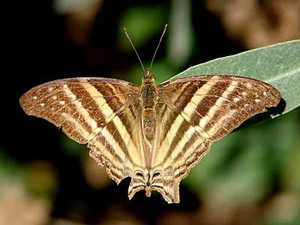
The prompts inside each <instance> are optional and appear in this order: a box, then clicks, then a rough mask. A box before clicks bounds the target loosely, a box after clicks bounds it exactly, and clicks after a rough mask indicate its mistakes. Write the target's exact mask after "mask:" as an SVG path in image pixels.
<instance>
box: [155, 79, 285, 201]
mask: <svg viewBox="0 0 300 225" xmlns="http://www.w3.org/2000/svg"><path fill="white" fill-rule="evenodd" d="M158 87H159V102H160V103H159V104H160V106H159V108H160V109H161V114H160V121H162V122H161V123H159V124H162V125H161V126H162V127H161V129H160V130H161V133H160V139H159V140H158V145H157V149H156V151H155V153H154V157H153V162H152V164H153V167H154V168H155V167H159V168H162V170H163V171H164V172H165V174H168V176H165V180H164V182H165V191H164V192H165V193H163V195H165V196H164V197H165V199H166V200H167V201H169V202H179V192H178V186H179V183H180V181H181V179H182V178H184V177H185V176H187V174H188V172H189V170H190V169H191V168H192V167H193V166H194V165H195V164H196V163H197V162H199V161H200V159H201V158H202V157H203V156H204V155H205V154H206V153H207V152H208V151H209V148H210V145H211V143H212V142H214V141H216V140H218V139H220V138H222V137H224V136H226V135H227V134H229V133H230V132H231V131H232V130H233V129H235V128H236V127H238V126H239V125H240V124H241V123H242V122H244V121H245V120H246V119H248V118H250V117H252V116H253V115H255V114H258V113H262V112H264V111H266V110H267V109H266V108H269V107H273V106H276V105H277V104H278V102H279V100H280V98H281V97H280V93H279V92H278V91H277V90H276V89H275V88H273V87H272V86H270V85H268V84H266V83H264V82H261V81H258V80H254V79H248V78H243V77H234V76H195V77H187V78H180V79H175V80H171V81H168V82H166V83H163V84H161V85H159V86H158Z"/></svg>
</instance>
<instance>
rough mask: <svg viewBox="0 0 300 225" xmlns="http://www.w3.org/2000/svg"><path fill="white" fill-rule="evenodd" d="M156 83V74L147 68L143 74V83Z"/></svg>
mask: <svg viewBox="0 0 300 225" xmlns="http://www.w3.org/2000/svg"><path fill="white" fill-rule="evenodd" d="M149 83H155V76H154V75H153V73H152V72H151V70H150V69H147V70H146V71H145V73H144V76H143V84H149Z"/></svg>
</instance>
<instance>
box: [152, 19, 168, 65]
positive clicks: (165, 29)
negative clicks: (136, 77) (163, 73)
mask: <svg viewBox="0 0 300 225" xmlns="http://www.w3.org/2000/svg"><path fill="white" fill-rule="evenodd" d="M167 27H168V24H166V25H165V28H164V31H163V33H162V34H161V36H160V39H159V42H158V44H157V47H156V49H155V52H154V54H153V57H152V60H151V64H150V69H151V67H152V64H153V62H154V59H155V56H156V53H157V50H158V48H159V46H160V43H161V41H162V39H163V37H164V35H165V33H166V31H167Z"/></svg>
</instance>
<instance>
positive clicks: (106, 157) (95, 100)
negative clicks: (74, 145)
mask: <svg viewBox="0 0 300 225" xmlns="http://www.w3.org/2000/svg"><path fill="white" fill-rule="evenodd" d="M20 103H21V106H22V107H23V109H24V111H25V112H26V113H27V114H29V115H34V116H37V117H41V118H44V119H46V120H48V121H49V122H51V123H53V124H55V125H56V126H58V127H62V129H63V131H64V133H66V134H67V135H68V136H69V137H70V138H72V139H73V140H75V141H77V142H79V143H88V146H89V147H90V148H91V151H90V155H91V156H92V157H93V158H94V159H95V160H96V161H97V162H98V164H100V165H102V166H105V167H106V171H107V172H108V174H109V175H110V177H111V178H112V179H113V180H115V181H116V182H117V183H119V182H120V181H121V180H122V179H123V178H124V177H127V176H130V175H131V172H132V167H133V164H137V165H139V164H143V159H142V158H141V151H140V146H139V145H140V140H138V137H137V135H133V134H134V133H136V132H138V129H139V127H138V125H137V124H138V117H139V114H140V112H139V111H138V110H139V105H140V104H139V87H138V86H136V85H134V84H131V83H129V82H126V81H121V80H116V79H106V78H71V79H63V80H56V81H52V82H48V83H45V84H42V85H39V86H37V87H34V88H32V89H31V90H29V91H28V92H26V93H25V94H24V95H23V96H22V97H21V98H20ZM141 166H143V165H141Z"/></svg>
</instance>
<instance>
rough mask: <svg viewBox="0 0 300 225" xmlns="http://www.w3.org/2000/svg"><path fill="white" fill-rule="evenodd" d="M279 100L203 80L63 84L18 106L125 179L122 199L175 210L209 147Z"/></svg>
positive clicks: (227, 81) (237, 82) (236, 81)
mask: <svg viewBox="0 0 300 225" xmlns="http://www.w3.org/2000/svg"><path fill="white" fill-rule="evenodd" d="M280 99H281V95H280V92H279V91H278V90H276V89H275V88H274V87H272V86H271V85H269V84H267V83H265V82H262V81H259V80H255V79H250V78H246V77H238V76H229V75H204V76H190V77H182V78H177V79H171V80H169V81H166V82H164V83H162V84H159V85H156V84H155V76H154V75H153V74H152V72H151V71H150V69H148V70H146V71H145V73H144V75H143V77H142V84H141V86H138V85H136V84H133V83H130V82H127V81H123V80H118V79H109V78H93V77H86V78H84V77H82V78H69V79H61V80H55V81H51V82H48V83H45V84H42V85H39V86H37V87H34V88H32V89H31V90H29V91H28V92H26V93H25V94H24V95H23V96H22V97H21V98H20V104H21V106H22V108H23V109H24V111H25V112H26V113H27V114H28V115H33V116H36V117H41V118H43V119H46V120H48V121H49V122H51V123H53V124H54V125H56V126H57V127H60V128H62V130H63V132H64V133H65V134H66V135H67V136H69V137H70V138H71V139H73V140H75V141H77V142H78V143H82V144H87V146H88V148H89V149H90V152H89V154H90V156H91V157H92V158H93V159H94V160H95V161H96V162H97V163H98V164H99V165H100V166H103V167H105V169H106V172H107V173H108V175H109V177H110V178H111V179H112V180H114V181H115V182H117V183H118V184H119V183H120V182H121V180H122V179H124V178H126V177H131V182H130V185H129V189H128V196H129V198H130V199H131V198H132V197H133V196H134V195H135V193H137V192H138V191H140V190H145V193H146V196H148V197H149V196H150V195H151V192H152V191H153V190H154V191H158V192H159V193H160V194H161V195H162V197H163V198H164V199H165V200H166V201H167V202H168V203H179V201H180V200H179V184H180V181H181V180H182V179H183V178H184V177H186V176H187V175H188V173H189V171H190V170H191V168H192V167H193V166H195V165H196V164H197V163H198V162H199V161H200V160H201V159H202V158H203V156H205V155H206V154H207V153H208V152H209V149H210V147H211V144H212V143H213V142H215V141H217V140H219V139H220V138H222V137H224V136H226V135H228V134H229V133H230V132H231V131H233V130H234V129H235V128H237V127H238V126H239V125H240V124H241V123H242V122H244V121H245V120H247V119H249V118H251V117H252V116H254V115H256V114H259V113H262V112H265V111H266V110H267V108H270V107H275V106H276V105H277V104H278V103H279V101H280Z"/></svg>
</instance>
